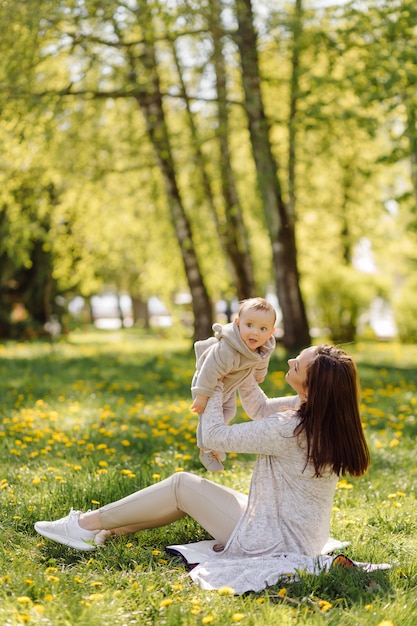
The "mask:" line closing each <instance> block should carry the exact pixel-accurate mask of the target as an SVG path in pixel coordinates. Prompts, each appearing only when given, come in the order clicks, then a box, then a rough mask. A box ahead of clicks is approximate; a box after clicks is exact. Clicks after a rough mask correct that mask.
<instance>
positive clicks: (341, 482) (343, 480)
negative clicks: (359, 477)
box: [337, 478, 353, 489]
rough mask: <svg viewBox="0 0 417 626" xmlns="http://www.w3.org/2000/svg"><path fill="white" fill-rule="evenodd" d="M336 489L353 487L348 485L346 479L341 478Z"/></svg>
mask: <svg viewBox="0 0 417 626" xmlns="http://www.w3.org/2000/svg"><path fill="white" fill-rule="evenodd" d="M337 488H338V489H353V485H351V484H350V483H348V481H347V480H346V478H342V480H339V482H338V483H337Z"/></svg>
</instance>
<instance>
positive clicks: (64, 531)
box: [35, 509, 99, 551]
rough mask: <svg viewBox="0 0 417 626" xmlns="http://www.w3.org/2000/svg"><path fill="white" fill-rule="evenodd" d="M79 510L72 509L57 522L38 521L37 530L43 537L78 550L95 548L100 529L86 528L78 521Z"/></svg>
mask: <svg viewBox="0 0 417 626" xmlns="http://www.w3.org/2000/svg"><path fill="white" fill-rule="evenodd" d="M78 515H79V511H74V510H73V509H71V511H70V512H69V515H66V516H65V517H62V518H61V519H58V520H56V521H55V522H36V524H35V530H36V532H38V533H39V534H40V535H42V536H43V537H46V538H47V539H51V540H52V541H56V542H57V543H62V544H63V545H64V546H70V547H71V548H76V549H77V550H85V551H87V550H95V549H96V545H95V544H94V539H95V536H96V534H97V533H98V532H99V531H98V530H85V529H84V528H81V526H80V525H79V523H78Z"/></svg>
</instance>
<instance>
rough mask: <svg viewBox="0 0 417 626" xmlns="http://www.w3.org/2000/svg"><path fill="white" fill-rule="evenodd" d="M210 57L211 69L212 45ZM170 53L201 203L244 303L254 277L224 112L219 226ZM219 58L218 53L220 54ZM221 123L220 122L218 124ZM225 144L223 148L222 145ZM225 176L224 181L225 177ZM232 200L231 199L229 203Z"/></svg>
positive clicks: (188, 108) (184, 93) (184, 89)
mask: <svg viewBox="0 0 417 626" xmlns="http://www.w3.org/2000/svg"><path fill="white" fill-rule="evenodd" d="M212 32H213V40H215V33H214V31H212ZM214 48H215V52H214V56H215V65H216V67H217V63H216V56H217V55H216V41H214ZM172 51H173V55H174V59H175V63H176V67H177V70H178V76H179V81H180V85H181V92H182V94H181V95H182V97H183V99H184V102H185V107H186V112H187V117H188V123H189V126H190V132H191V139H192V143H193V148H194V152H195V159H196V165H197V166H198V170H199V172H200V175H201V181H202V187H203V193H204V200H205V201H206V202H208V205H209V208H210V212H211V215H212V217H213V220H214V223H215V225H216V229H217V233H218V235H219V241H220V245H221V247H222V250H223V252H224V255H225V258H226V261H227V267H228V270H229V273H230V276H231V279H232V281H233V285H234V287H235V289H236V294H237V297H238V299H239V300H244V299H245V298H250V297H252V296H254V295H255V285H254V275H253V265H252V258H251V254H250V250H249V243H248V237H247V233H246V230H245V227H244V224H243V218H242V211H241V207H240V205H239V202H238V200H237V192H236V187H235V183H234V177H233V173H232V170H231V165H230V154H229V150H228V146H227V134H226V138H225V139H223V136H224V131H223V132H222V133H221V132H220V127H221V125H222V123H223V124H224V123H226V124H227V121H226V122H224V119H225V118H222V117H221V115H223V114H224V111H220V106H219V117H218V125H219V126H218V128H219V131H218V136H219V142H220V146H219V148H220V171H221V176H222V191H223V202H224V213H225V218H226V223H225V224H222V222H221V220H220V218H219V213H218V209H217V208H216V202H215V198H214V193H213V190H212V185H211V182H210V178H209V175H208V172H207V163H206V158H205V155H204V153H203V151H202V149H201V142H200V140H199V138H198V130H197V127H196V124H195V120H194V115H193V113H192V110H191V106H190V98H189V96H188V93H187V87H186V84H185V82H184V79H183V69H182V66H181V62H180V59H179V57H178V54H177V52H176V49H175V43H173V45H172ZM220 54H221V51H220ZM219 83H220V79H219V76H217V90H218V98H219V100H220V98H221V94H220V90H219ZM222 96H223V98H224V97H225V95H224V93H223V94H222ZM222 119H223V122H222ZM225 142H226V146H225V145H224V144H225ZM226 172H227V175H226V179H225V173H226ZM232 198H235V200H234V201H233V200H232Z"/></svg>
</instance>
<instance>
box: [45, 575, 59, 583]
mask: <svg viewBox="0 0 417 626" xmlns="http://www.w3.org/2000/svg"><path fill="white" fill-rule="evenodd" d="M47 578H48V580H49V581H50V582H51V583H59V578H58V576H52V575H49V576H48V577H47Z"/></svg>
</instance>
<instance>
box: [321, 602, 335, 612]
mask: <svg viewBox="0 0 417 626" xmlns="http://www.w3.org/2000/svg"><path fill="white" fill-rule="evenodd" d="M318 605H319V609H320V611H321V612H322V613H325V612H326V611H328V610H329V609H331V608H332V603H331V602H327V600H319V602H318Z"/></svg>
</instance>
